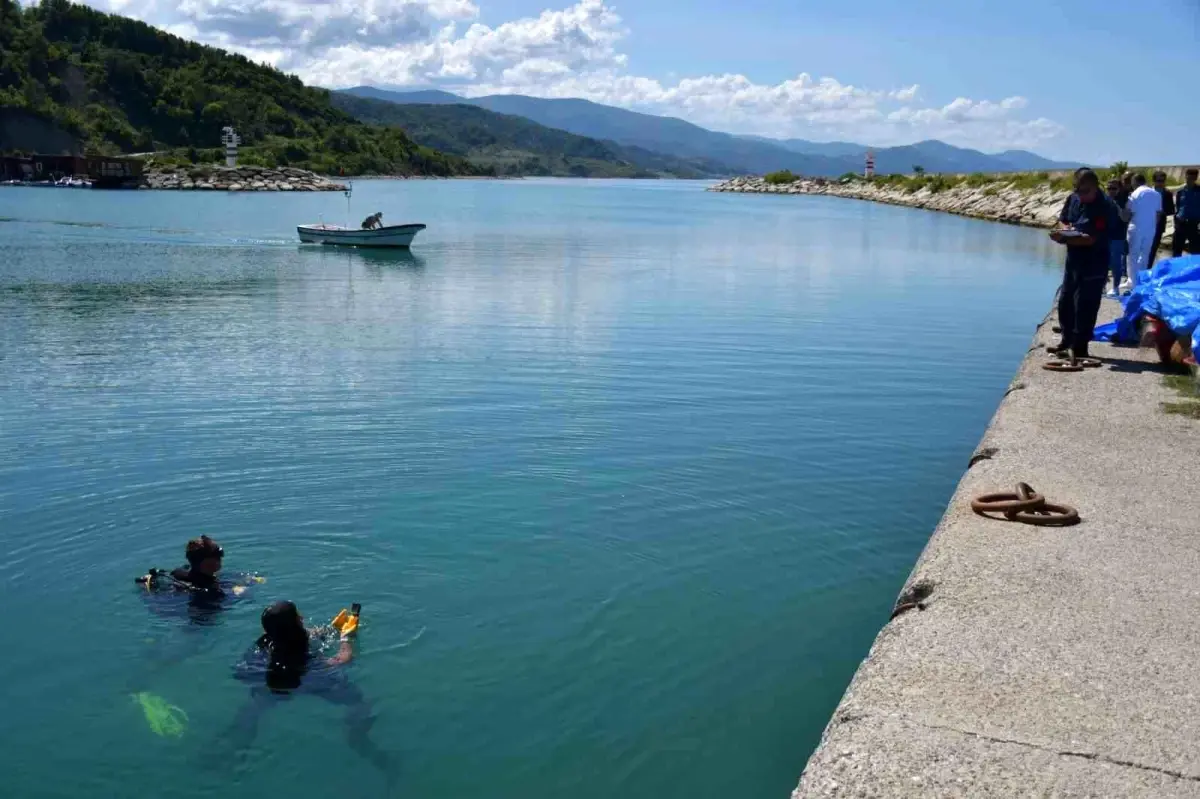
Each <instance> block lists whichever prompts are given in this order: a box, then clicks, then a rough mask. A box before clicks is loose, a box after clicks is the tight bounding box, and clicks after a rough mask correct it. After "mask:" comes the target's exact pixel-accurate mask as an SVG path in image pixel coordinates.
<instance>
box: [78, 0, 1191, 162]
mask: <svg viewBox="0 0 1200 799" xmlns="http://www.w3.org/2000/svg"><path fill="white" fill-rule="evenodd" d="M88 4H89V5H92V6H94V7H96V8H99V9H102V10H107V11H113V12H116V13H120V14H124V15H126V16H132V17H136V18H139V19H142V20H145V21H146V22H149V23H151V24H154V25H157V26H160V27H163V28H166V29H168V30H170V31H172V32H173V33H177V34H179V35H181V36H184V37H186V38H189V39H194V40H197V41H201V42H204V43H207V44H212V45H216V46H219V47H223V48H226V49H230V50H236V51H238V52H241V53H244V54H246V55H247V56H250V57H252V58H254V59H255V60H257V61H262V62H267V63H270V64H272V65H274V66H276V67H278V68H280V69H282V70H285V71H287V72H291V73H295V74H297V75H299V76H300V77H301V78H302V79H303V80H304V81H305V82H306V83H310V84H315V85H320V86H326V87H329V88H344V87H348V86H356V85H362V84H369V85H375V86H387V87H403V88H439V89H444V90H447V91H453V92H457V93H459V94H463V95H467V96H478V95H483V94H494V93H519V94H528V95H534V96H538V97H582V98H586V99H589V100H594V101H596V102H600V103H606V104H610V105H617V106H621V107H624V108H630V109H633V110H636V111H644V112H648V113H653V114H661V115H668V116H677V117H680V118H683V119H686V120H688V121H690V122H694V123H696V124H699V125H702V126H704V127H707V128H711V129H714V130H722V131H728V132H731V133H745V134H757V135H763V136H772V137H777V138H792V137H794V138H804V139H812V140H817V141H838V140H840V141H854V142H859V143H863V144H869V145H874V146H888V145H895V144H908V143H911V142H914V141H920V140H922V139H930V138H936V139H941V140H943V141H946V142H949V143H951V144H956V145H960V146H967V147H975V148H978V149H982V150H985V151H989V152H994V151H1000V150H1005V149H1010V148H1020V149H1030V150H1034V151H1035V152H1038V153H1041V154H1043V155H1047V156H1050V157H1053V158H1061V159H1070V160H1082V161H1087V162H1089V163H1096V164H1109V163H1112V162H1113V161H1117V160H1124V161H1129V162H1131V163H1135V164H1182V163H1191V162H1195V161H1198V160H1200V101H1198V100H1200V0H1137V2H1130V1H1129V0H1120V1H1118V0H905V1H904V2H897V1H896V0H740V1H739V2H730V0H574V2H572V0H89V3H88Z"/></svg>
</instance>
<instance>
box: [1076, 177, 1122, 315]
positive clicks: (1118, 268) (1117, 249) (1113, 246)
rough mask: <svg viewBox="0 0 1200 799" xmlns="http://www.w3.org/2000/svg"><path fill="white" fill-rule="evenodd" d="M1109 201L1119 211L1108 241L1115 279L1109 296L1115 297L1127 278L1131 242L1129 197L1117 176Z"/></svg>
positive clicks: (1109, 193) (1110, 186)
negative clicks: (1127, 239)
mask: <svg viewBox="0 0 1200 799" xmlns="http://www.w3.org/2000/svg"><path fill="white" fill-rule="evenodd" d="M1108 201H1109V202H1110V203H1112V204H1113V206H1114V207H1115V208H1116V211H1117V215H1116V218H1115V219H1114V220H1113V223H1114V225H1115V226H1116V227H1115V228H1114V229H1113V231H1112V238H1111V239H1110V240H1109V243H1108V268H1109V270H1111V271H1112V281H1113V282H1112V291H1110V292H1108V296H1109V297H1110V298H1115V297H1117V296H1118V294H1119V293H1120V291H1121V283H1122V282H1124V280H1125V256H1126V255H1127V254H1128V252H1129V244H1128V242H1126V241H1125V235H1126V233H1127V232H1128V231H1127V228H1128V227H1129V217H1128V215H1127V214H1126V213H1125V206H1126V205H1128V203H1129V198H1128V197H1127V196H1125V193H1124V192H1123V191H1122V190H1121V181H1120V180H1118V179H1117V178H1113V179H1112V180H1110V181H1109V182H1108ZM1068 205H1069V201H1068ZM1063 221H1065V220H1063Z"/></svg>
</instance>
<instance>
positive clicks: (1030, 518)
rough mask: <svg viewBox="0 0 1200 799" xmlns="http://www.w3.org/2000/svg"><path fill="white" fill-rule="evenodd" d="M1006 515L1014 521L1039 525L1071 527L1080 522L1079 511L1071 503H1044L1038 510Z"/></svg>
mask: <svg viewBox="0 0 1200 799" xmlns="http://www.w3.org/2000/svg"><path fill="white" fill-rule="evenodd" d="M1005 515H1006V516H1007V517H1008V518H1009V519H1012V520H1013V521H1014V522H1021V523H1022V524H1034V525H1037V526H1039V527H1070V526H1071V525H1073V524H1079V511H1077V510H1075V509H1074V508H1072V507H1071V506H1070V505H1055V504H1053V503H1050V502H1044V503H1042V505H1041V507H1039V508H1037V509H1036V510H1032V511H1016V512H1014V513H1008V514H1005Z"/></svg>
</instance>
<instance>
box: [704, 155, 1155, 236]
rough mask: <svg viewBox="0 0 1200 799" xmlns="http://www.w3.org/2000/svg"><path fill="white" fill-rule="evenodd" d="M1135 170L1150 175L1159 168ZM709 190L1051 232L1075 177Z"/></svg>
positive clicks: (849, 180)
mask: <svg viewBox="0 0 1200 799" xmlns="http://www.w3.org/2000/svg"><path fill="white" fill-rule="evenodd" d="M1127 170H1128V167H1127V166H1126V165H1125V164H1122V163H1117V164H1114V165H1113V166H1112V167H1110V168H1109V169H1098V170H1096V171H1097V173H1098V174H1099V175H1100V177H1101V181H1102V182H1103V181H1104V180H1106V179H1107V178H1109V177H1111V176H1114V175H1119V174H1121V173H1122V172H1125V171H1127ZM1132 171H1133V172H1135V173H1136V172H1143V173H1145V174H1147V175H1149V174H1150V173H1152V172H1153V171H1154V169H1153V168H1143V167H1138V168H1135V169H1133V170H1132ZM708 191H713V192H724V193H733V194H785V195H826V196H830V197H843V198H846V199H852V200H867V201H870V202H878V203H885V204H888V205H901V206H905V207H909V208H923V209H925V210H929V211H942V212H945V213H950V214H957V215H959V216H967V217H971V218H973V219H986V220H989V221H992V222H1004V223H1006V224H1010V225H1024V226H1027V227H1037V228H1051V227H1053V226H1054V225H1055V223H1056V222H1057V221H1058V215H1059V213H1060V212H1061V211H1062V207H1063V203H1064V202H1065V201H1066V199H1067V197H1068V196H1070V193H1071V177H1070V173H1067V174H1065V175H1055V174H1051V173H1049V172H1020V173H1004V174H993V175H984V174H980V173H975V174H972V175H941V174H938V175H926V174H915V175H881V176H877V177H874V178H864V177H862V176H859V175H843V176H842V177H841V178H837V179H832V180H831V179H827V178H806V177H802V176H800V175H794V174H792V173H790V172H772V173H768V174H767V175H763V176H757V175H746V176H742V177H736V178H731V179H729V180H726V181H722V182H720V183H718V184H716V185H714V186H711V187H709V189H708ZM1173 232H1174V220H1173V219H1168V220H1167V229H1166V232H1165V233H1164V234H1163V238H1162V244H1161V246H1162V247H1164V248H1169V247H1170V244H1171V240H1172V236H1173Z"/></svg>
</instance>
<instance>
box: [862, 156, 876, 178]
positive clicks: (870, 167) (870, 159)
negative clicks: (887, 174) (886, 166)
mask: <svg viewBox="0 0 1200 799" xmlns="http://www.w3.org/2000/svg"><path fill="white" fill-rule="evenodd" d="M863 177H865V178H873V177H875V153H873V152H871V151H870V150H867V166H866V168H865V169H863Z"/></svg>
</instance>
